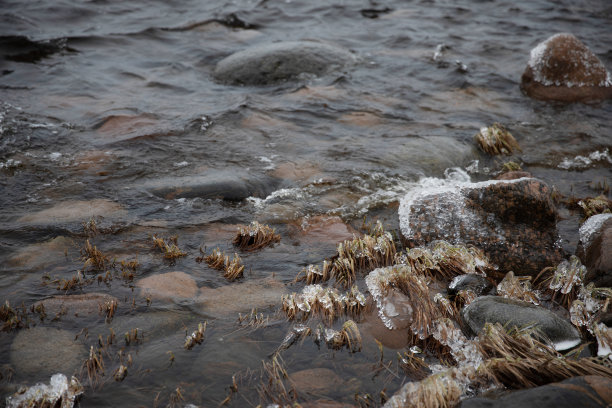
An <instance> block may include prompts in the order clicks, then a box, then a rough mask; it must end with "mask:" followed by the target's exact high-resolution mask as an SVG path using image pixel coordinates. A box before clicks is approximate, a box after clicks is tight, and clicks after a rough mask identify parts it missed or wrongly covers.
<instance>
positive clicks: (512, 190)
mask: <svg viewBox="0 0 612 408" xmlns="http://www.w3.org/2000/svg"><path fill="white" fill-rule="evenodd" d="M457 173H458V175H455V176H452V177H454V179H450V180H440V179H433V178H430V179H424V180H422V181H421V187H420V188H416V189H414V190H412V191H410V192H409V193H408V194H406V195H405V196H404V197H403V199H402V200H401V202H400V208H399V218H400V230H401V233H402V235H403V237H404V239H405V240H406V241H407V243H408V245H409V246H423V245H426V244H428V243H430V242H432V241H435V240H440V239H443V240H445V241H448V242H450V243H451V244H454V245H457V244H461V245H473V246H475V247H477V248H480V249H482V250H483V251H484V252H485V254H486V255H487V256H488V257H489V259H490V260H491V261H492V262H493V263H495V264H497V265H498V266H499V267H500V272H502V273H505V272H506V271H509V270H513V271H514V272H515V273H516V274H517V275H532V276H534V275H537V274H538V273H539V272H540V271H541V270H542V268H544V267H546V266H550V265H556V264H558V263H559V261H560V260H561V259H562V250H561V248H560V247H559V246H558V245H557V240H558V234H557V228H556V218H557V210H556V208H555V206H554V204H553V202H552V200H551V198H550V189H549V188H548V186H547V185H546V184H544V183H543V182H542V181H540V180H537V179H533V178H521V179H517V180H508V181H506V180H498V181H494V180H491V181H485V182H480V183H470V182H469V176H467V174H464V173H463V172H462V171H457Z"/></svg>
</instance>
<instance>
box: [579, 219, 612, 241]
mask: <svg viewBox="0 0 612 408" xmlns="http://www.w3.org/2000/svg"><path fill="white" fill-rule="evenodd" d="M610 218H612V214H597V215H593V216H592V217H589V219H587V220H586V221H585V222H584V224H582V226H581V227H580V230H579V232H580V243H581V244H582V246H583V247H584V248H585V249H586V248H588V247H589V246H590V245H591V241H592V240H593V237H595V235H596V234H597V233H599V231H600V230H601V226H602V225H603V224H604V222H606V220H608V219H610Z"/></svg>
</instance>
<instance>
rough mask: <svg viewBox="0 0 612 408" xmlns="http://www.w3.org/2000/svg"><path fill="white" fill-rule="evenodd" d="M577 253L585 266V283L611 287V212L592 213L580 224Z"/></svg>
mask: <svg viewBox="0 0 612 408" xmlns="http://www.w3.org/2000/svg"><path fill="white" fill-rule="evenodd" d="M577 255H578V257H579V258H580V260H581V261H582V263H583V264H584V266H586V267H587V271H588V272H587V274H586V276H585V279H584V281H585V283H589V282H593V283H594V284H595V286H605V287H612V214H598V215H594V216H592V217H590V218H589V219H587V220H586V221H585V223H584V224H582V226H581V227H580V243H579V244H578V250H577Z"/></svg>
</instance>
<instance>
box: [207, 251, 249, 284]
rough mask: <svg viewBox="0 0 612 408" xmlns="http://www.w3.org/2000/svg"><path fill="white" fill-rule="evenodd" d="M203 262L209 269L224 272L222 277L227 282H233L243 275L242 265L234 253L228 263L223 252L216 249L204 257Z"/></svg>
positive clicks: (227, 257) (227, 258)
mask: <svg viewBox="0 0 612 408" xmlns="http://www.w3.org/2000/svg"><path fill="white" fill-rule="evenodd" d="M204 260H205V261H206V263H207V264H208V266H210V267H211V268H213V269H218V270H221V271H224V273H223V276H224V277H225V278H226V279H227V280H229V281H235V280H236V279H238V278H241V277H242V276H243V274H244V265H243V264H242V261H241V260H240V257H239V256H238V254H236V253H234V258H233V259H232V260H231V261H230V259H229V256H227V255H225V252H221V250H219V248H216V249H214V250H213V251H212V253H211V254H210V255H207V256H205V257H204Z"/></svg>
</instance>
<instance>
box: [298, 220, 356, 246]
mask: <svg viewBox="0 0 612 408" xmlns="http://www.w3.org/2000/svg"><path fill="white" fill-rule="evenodd" d="M298 234H299V235H300V236H299V240H300V241H301V242H303V243H306V244H317V243H329V244H334V245H335V244H337V243H339V242H342V241H345V240H351V239H353V237H356V236H360V235H361V234H360V233H359V232H358V231H357V230H355V229H354V228H352V227H351V226H349V225H346V224H345V223H344V221H342V218H340V217H338V216H328V215H315V216H312V217H305V218H303V219H302V220H301V223H300V226H299V232H298Z"/></svg>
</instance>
